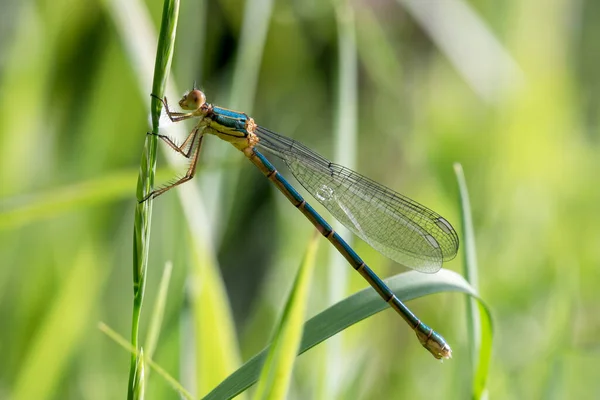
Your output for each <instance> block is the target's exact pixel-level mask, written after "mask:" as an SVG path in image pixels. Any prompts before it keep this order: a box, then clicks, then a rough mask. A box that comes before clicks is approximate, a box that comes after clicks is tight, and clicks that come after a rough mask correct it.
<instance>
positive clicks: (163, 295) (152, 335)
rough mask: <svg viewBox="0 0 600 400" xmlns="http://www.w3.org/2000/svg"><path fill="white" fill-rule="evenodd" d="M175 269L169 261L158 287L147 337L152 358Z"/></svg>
mask: <svg viewBox="0 0 600 400" xmlns="http://www.w3.org/2000/svg"><path fill="white" fill-rule="evenodd" d="M172 270H173V264H172V263H171V262H167V263H166V264H165V269H164V270H163V275H162V278H161V280H160V287H159V289H158V296H157V297H156V302H155V303H154V309H153V310H152V319H151V321H150V329H149V330H148V336H147V338H146V354H147V356H148V357H150V358H152V357H153V356H154V351H155V350H156V344H157V343H158V337H159V335H160V328H161V326H162V321H163V316H164V313H165V305H166V304H167V294H168V292H169V282H170V281H171V271H172ZM145 375H146V376H145V384H146V385H147V384H148V377H149V375H150V370H148V371H147V372H146V374H145Z"/></svg>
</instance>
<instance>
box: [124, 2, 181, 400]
mask: <svg viewBox="0 0 600 400" xmlns="http://www.w3.org/2000/svg"><path fill="white" fill-rule="evenodd" d="M178 16H179V0H165V2H164V5H163V15H162V21H161V27H160V34H159V37H158V46H157V49H156V61H155V65H154V80H153V83H152V93H153V94H155V95H156V96H158V97H162V96H163V94H164V91H165V86H166V82H167V77H168V75H169V70H170V68H171V60H172V58H173V48H174V44H175V32H176V28H177V19H178ZM160 110H161V104H160V101H158V100H157V99H156V98H154V97H153V98H152V100H151V105H150V111H151V115H152V133H158V128H159V118H160ZM156 150H157V138H156V136H154V135H149V136H147V137H146V143H145V147H144V152H143V153H142V161H141V164H140V174H139V177H138V184H137V198H138V199H142V198H145V196H147V195H148V194H149V193H150V192H151V191H152V189H153V187H154V176H155V171H156ZM151 216H152V199H149V200H148V201H145V202H143V203H138V204H137V205H136V208H135V220H134V229H133V314H132V319H131V344H132V345H133V347H134V348H135V349H136V350H140V351H141V349H139V325H140V316H141V311H142V304H143V300H144V289H145V286H146V270H147V267H148V251H149V249H150V246H149V244H150V222H151ZM137 354H140V353H137ZM137 366H138V356H137V355H136V354H132V356H131V366H130V369H129V384H128V390H127V398H128V399H133V398H134V394H135V393H139V388H138V387H137V386H138V385H142V386H143V381H140V380H138V379H136V376H138V368H137Z"/></svg>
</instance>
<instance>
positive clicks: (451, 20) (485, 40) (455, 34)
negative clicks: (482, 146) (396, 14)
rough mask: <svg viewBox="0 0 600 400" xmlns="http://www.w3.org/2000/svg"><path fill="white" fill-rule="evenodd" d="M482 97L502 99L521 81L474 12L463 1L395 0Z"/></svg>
mask: <svg viewBox="0 0 600 400" xmlns="http://www.w3.org/2000/svg"><path fill="white" fill-rule="evenodd" d="M396 1H397V2H398V3H400V4H402V5H403V7H404V8H405V9H406V10H407V11H408V12H409V13H410V14H411V15H412V16H413V18H414V19H415V21H417V22H418V23H419V24H420V25H421V27H422V28H423V30H425V31H426V32H427V33H428V34H429V37H431V40H433V41H434V42H435V43H436V45H437V46H438V48H439V49H440V51H442V52H443V53H444V54H445V55H446V57H447V58H448V60H449V61H450V62H451V63H452V64H453V65H454V67H455V68H456V70H457V71H458V72H459V73H460V74H461V75H462V76H463V78H464V79H465V81H466V82H467V83H468V84H469V85H470V86H471V88H472V89H473V91H474V92H475V93H477V94H478V95H479V96H480V97H481V98H482V99H483V100H486V101H488V102H490V103H493V102H496V101H498V100H502V98H503V97H504V95H505V94H506V93H510V92H511V91H514V90H515V89H518V88H519V87H520V86H521V85H522V84H523V83H524V75H523V72H522V71H521V69H520V68H519V66H518V65H517V63H516V61H515V60H514V59H513V58H512V56H511V55H510V54H509V52H508V51H507V50H506V49H505V48H504V47H503V46H502V44H501V42H500V41H499V40H498V39H497V38H496V37H495V36H494V33H493V32H492V30H491V29H490V28H489V27H488V26H487V24H486V23H485V22H484V21H483V20H482V19H481V17H480V16H479V15H478V14H477V12H476V11H475V10H474V9H473V8H472V6H471V5H469V3H468V2H465V1H462V0H448V1H440V2H431V1H421V0H396Z"/></svg>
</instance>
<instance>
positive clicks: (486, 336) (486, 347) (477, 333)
mask: <svg viewBox="0 0 600 400" xmlns="http://www.w3.org/2000/svg"><path fill="white" fill-rule="evenodd" d="M454 172H455V174H456V180H457V181H458V188H459V193H460V206H461V207H460V209H461V217H462V226H463V237H462V246H463V251H464V253H465V257H464V275H465V279H466V280H467V281H468V282H469V283H470V284H471V286H472V287H473V288H474V289H475V290H477V287H478V284H477V253H476V250H475V232H474V230H473V220H472V218H471V202H470V201H469V191H468V188H467V182H466V180H465V175H464V172H463V169H462V165H460V164H459V163H455V164H454ZM467 334H468V338H469V340H468V342H469V348H470V353H471V377H472V382H473V398H474V399H480V398H481V397H482V396H483V394H484V392H485V389H486V382H487V377H488V372H489V366H490V362H491V356H492V321H491V318H490V316H489V314H488V313H487V312H486V310H485V309H482V307H481V304H479V303H478V302H477V301H476V300H474V299H470V298H467Z"/></svg>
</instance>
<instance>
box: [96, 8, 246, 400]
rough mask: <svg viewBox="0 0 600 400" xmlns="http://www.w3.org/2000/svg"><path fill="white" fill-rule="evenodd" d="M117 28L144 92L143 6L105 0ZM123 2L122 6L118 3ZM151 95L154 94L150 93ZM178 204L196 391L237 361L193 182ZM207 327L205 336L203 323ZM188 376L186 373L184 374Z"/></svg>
mask: <svg viewBox="0 0 600 400" xmlns="http://www.w3.org/2000/svg"><path fill="white" fill-rule="evenodd" d="M105 2H106V5H107V10H108V13H109V15H111V17H112V19H113V21H114V22H115V25H116V27H117V31H118V33H119V35H120V37H121V38H122V41H123V43H124V47H125V50H126V55H127V56H128V58H129V59H130V63H131V65H132V66H133V68H134V71H135V75H136V76H138V77H139V79H138V83H139V88H140V91H141V92H142V93H144V95H146V94H147V92H146V90H147V84H146V82H149V78H147V77H149V76H150V72H149V70H150V69H149V67H148V65H149V62H148V60H149V59H151V55H150V53H151V48H152V46H153V43H155V42H156V39H155V38H156V33H155V32H154V31H153V29H152V22H151V20H150V17H149V13H148V11H147V10H146V9H145V7H144V4H143V3H142V2H141V1H139V0H105ZM125 4H127V7H123V6H122V5H125ZM168 86H169V87H170V88H172V89H173V90H170V91H168V93H169V94H168V95H169V96H170V97H172V96H173V95H174V93H176V92H178V90H177V89H176V87H175V86H176V85H175V84H174V83H173V82H170V83H169V85H168ZM155 94H156V93H155ZM166 128H167V129H166V132H164V131H165V130H163V133H166V134H168V135H169V136H175V137H182V136H183V135H184V133H185V132H184V130H185V126H184V125H183V124H171V125H168V126H167V127H166ZM161 148H162V149H163V150H164V155H165V158H166V160H167V161H168V163H169V164H170V165H172V166H176V165H177V164H178V161H180V158H181V157H179V156H178V155H177V154H175V153H174V152H173V151H170V149H168V148H167V146H161ZM175 191H176V193H177V195H178V196H179V200H180V202H181V206H182V210H183V214H184V216H185V221H186V222H187V224H188V225H187V226H188V229H189V232H190V234H191V237H192V240H191V247H192V248H193V253H192V260H193V263H192V269H191V277H190V281H191V286H190V287H191V290H190V293H191V304H192V308H193V311H194V326H195V330H194V331H195V332H194V334H195V335H196V337H195V348H196V359H195V363H196V370H197V373H198V376H197V379H195V381H196V383H197V392H198V393H202V391H203V390H205V391H208V390H210V388H213V387H214V386H215V385H216V384H218V383H219V382H221V381H222V380H223V378H224V377H226V376H227V375H229V374H230V373H231V371H233V370H234V369H235V368H236V367H237V366H238V365H239V364H240V363H241V362H240V356H239V348H238V342H237V338H236V332H235V324H234V321H233V316H232V314H231V307H230V306H229V300H228V298H227V292H226V290H225V287H224V284H223V279H222V277H221V273H220V271H219V268H218V263H217V260H216V255H215V248H216V247H215V245H214V244H213V238H212V236H210V235H209V233H210V229H207V226H208V221H209V217H208V213H207V212H206V207H205V205H204V201H203V198H202V196H201V194H200V191H199V189H198V186H196V185H193V184H188V185H182V186H180V187H179V188H178V189H176V190H175ZM207 326H209V327H211V330H210V334H208V332H209V331H207V330H206V327H207ZM185 375H189V374H187V373H186V374H185Z"/></svg>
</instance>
